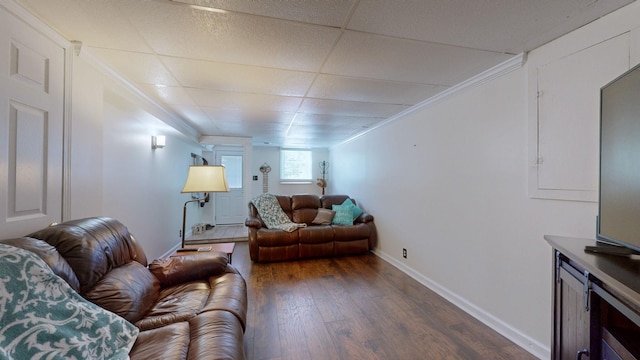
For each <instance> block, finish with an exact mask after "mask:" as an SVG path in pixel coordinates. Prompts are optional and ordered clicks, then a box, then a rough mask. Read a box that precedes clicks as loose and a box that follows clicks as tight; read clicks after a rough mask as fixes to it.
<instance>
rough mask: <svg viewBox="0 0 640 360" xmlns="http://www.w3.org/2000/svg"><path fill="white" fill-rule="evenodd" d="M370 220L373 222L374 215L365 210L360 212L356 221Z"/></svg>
mask: <svg viewBox="0 0 640 360" xmlns="http://www.w3.org/2000/svg"><path fill="white" fill-rule="evenodd" d="M369 222H373V215H371V214H369V213H367V212H363V213H362V214H360V216H358V217H357V218H356V220H355V223H365V224H366V223H369Z"/></svg>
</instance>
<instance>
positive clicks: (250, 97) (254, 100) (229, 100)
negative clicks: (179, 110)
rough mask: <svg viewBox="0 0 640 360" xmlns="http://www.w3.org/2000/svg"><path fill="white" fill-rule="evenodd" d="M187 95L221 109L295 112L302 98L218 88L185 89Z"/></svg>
mask: <svg viewBox="0 0 640 360" xmlns="http://www.w3.org/2000/svg"><path fill="white" fill-rule="evenodd" d="M186 91H187V93H188V94H189V96H190V97H191V98H192V99H193V101H195V103H196V104H197V105H199V106H203V107H214V108H222V109H255V110H269V111H283V112H292V113H293V112H295V111H296V110H297V109H298V106H299V105H300V102H301V101H302V98H297V97H287V96H277V95H265V94H249V93H236V92H225V91H218V90H203V89H194V88H187V89H186Z"/></svg>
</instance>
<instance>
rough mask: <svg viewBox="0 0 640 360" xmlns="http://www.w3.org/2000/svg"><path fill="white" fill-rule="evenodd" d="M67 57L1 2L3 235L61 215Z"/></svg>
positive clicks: (0, 231) (0, 222) (0, 191)
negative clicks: (65, 58) (6, 8)
mask: <svg viewBox="0 0 640 360" xmlns="http://www.w3.org/2000/svg"><path fill="white" fill-rule="evenodd" d="M64 56H65V55H64V49H63V48H62V47H60V46H59V45H56V44H55V43H53V42H52V41H50V40H49V39H47V38H46V37H44V36H43V35H41V34H40V33H38V32H36V31H35V30H34V29H33V28H31V27H30V26H28V25H26V24H25V23H23V22H22V21H20V20H18V19H17V18H15V17H14V16H12V15H10V14H9V13H8V12H6V11H5V9H3V8H2V7H0V195H1V196H0V238H9V237H16V236H22V235H26V234H28V233H30V232H32V231H35V230H37V229H39V228H42V227H45V226H47V225H48V224H50V223H51V222H59V221H61V220H62V174H63V171H62V166H63V160H62V159H63V152H62V151H63V146H62V145H63V108H64V97H63V96H64V95H63V94H64Z"/></svg>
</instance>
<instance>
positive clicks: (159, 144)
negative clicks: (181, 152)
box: [151, 135, 167, 150]
mask: <svg viewBox="0 0 640 360" xmlns="http://www.w3.org/2000/svg"><path fill="white" fill-rule="evenodd" d="M166 141H167V139H166V137H165V136H164V135H158V136H152V137H151V148H152V149H154V150H155V149H162V148H163V147H164V146H165V145H166Z"/></svg>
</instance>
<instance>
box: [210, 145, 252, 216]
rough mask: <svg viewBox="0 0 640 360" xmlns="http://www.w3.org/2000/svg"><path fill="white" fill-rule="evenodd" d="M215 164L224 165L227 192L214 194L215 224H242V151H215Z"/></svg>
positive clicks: (243, 213) (243, 214)
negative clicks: (227, 186) (227, 185)
mask: <svg viewBox="0 0 640 360" xmlns="http://www.w3.org/2000/svg"><path fill="white" fill-rule="evenodd" d="M216 162H217V163H218V164H221V165H224V167H225V173H226V175H227V183H228V184H229V192H221V193H216V196H215V198H216V204H215V206H216V224H217V225H228V224H243V223H244V220H245V211H244V208H245V206H247V205H246V204H245V203H244V188H243V186H242V183H243V171H242V169H243V162H244V157H243V150H242V149H239V150H220V151H216Z"/></svg>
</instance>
